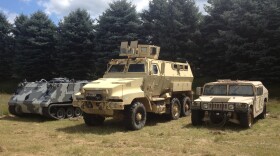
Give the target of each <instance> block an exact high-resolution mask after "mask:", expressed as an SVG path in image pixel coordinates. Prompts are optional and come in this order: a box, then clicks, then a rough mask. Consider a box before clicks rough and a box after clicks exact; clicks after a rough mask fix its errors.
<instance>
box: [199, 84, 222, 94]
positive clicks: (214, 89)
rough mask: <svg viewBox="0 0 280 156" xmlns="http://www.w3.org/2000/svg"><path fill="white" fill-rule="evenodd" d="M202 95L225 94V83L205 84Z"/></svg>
mask: <svg viewBox="0 0 280 156" xmlns="http://www.w3.org/2000/svg"><path fill="white" fill-rule="evenodd" d="M203 95H227V85H206V86H205V87H204V91H203Z"/></svg>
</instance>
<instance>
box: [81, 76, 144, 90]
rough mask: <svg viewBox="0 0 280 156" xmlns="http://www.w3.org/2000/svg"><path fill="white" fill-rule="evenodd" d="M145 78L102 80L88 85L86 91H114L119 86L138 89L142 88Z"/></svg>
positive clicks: (85, 87)
mask: <svg viewBox="0 0 280 156" xmlns="http://www.w3.org/2000/svg"><path fill="white" fill-rule="evenodd" d="M142 81H143V78H101V79H98V80H95V81H92V82H90V83H88V84H86V85H85V86H84V87H83V89H84V90H103V89H112V88H116V87H118V86H123V85H124V86H126V87H130V86H133V87H136V86H140V85H141V83H139V82H142Z"/></svg>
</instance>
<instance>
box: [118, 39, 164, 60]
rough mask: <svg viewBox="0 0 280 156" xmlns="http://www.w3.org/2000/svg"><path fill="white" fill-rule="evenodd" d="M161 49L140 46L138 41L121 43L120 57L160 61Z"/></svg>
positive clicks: (152, 46)
mask: <svg viewBox="0 0 280 156" xmlns="http://www.w3.org/2000/svg"><path fill="white" fill-rule="evenodd" d="M159 52H160V47H158V46H154V45H144V44H138V41H131V42H130V45H128V42H122V43H121V49H120V56H127V57H129V58H136V57H140V58H151V59H158V56H159Z"/></svg>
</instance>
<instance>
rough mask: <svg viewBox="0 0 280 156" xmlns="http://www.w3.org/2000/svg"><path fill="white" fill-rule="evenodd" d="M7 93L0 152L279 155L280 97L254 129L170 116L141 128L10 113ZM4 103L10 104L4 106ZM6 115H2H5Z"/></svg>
mask: <svg viewBox="0 0 280 156" xmlns="http://www.w3.org/2000/svg"><path fill="white" fill-rule="evenodd" d="M0 95H1V101H0V102H1V103H0V105H1V108H3V110H2V111H3V112H5V113H4V114H5V115H2V117H0V138H1V139H0V155H3V156H5V155H67V156H68V155H75V156H77V155H256V156H258V155H260V156H262V155H279V153H280V134H279V129H280V122H279V118H280V100H277V99H272V100H270V101H269V103H268V116H267V119H264V120H256V123H255V124H254V125H253V127H252V128H251V129H242V128H240V126H239V125H236V124H231V123H228V124H226V126H225V127H223V128H213V127H209V126H206V125H204V126H199V127H194V126H192V125H191V121H190V120H191V118H190V117H189V116H188V117H184V118H180V119H179V120H175V121H169V120H168V119H166V118H165V117H164V116H153V118H150V119H149V120H148V121H147V124H146V126H145V127H144V128H143V129H141V130H139V131H127V130H126V129H125V128H124V125H123V124H122V123H121V122H116V121H114V120H112V119H111V118H108V119H106V121H105V123H104V125H103V126H100V127H88V126H86V125H85V124H84V122H83V119H82V118H75V119H65V120H59V121H53V120H47V119H45V118H43V117H41V116H37V115H28V116H26V117H22V118H19V117H15V116H11V115H6V114H7V107H6V106H7V102H8V100H9V98H10V95H8V94H0ZM3 106H4V107H3ZM0 116H1V114H0Z"/></svg>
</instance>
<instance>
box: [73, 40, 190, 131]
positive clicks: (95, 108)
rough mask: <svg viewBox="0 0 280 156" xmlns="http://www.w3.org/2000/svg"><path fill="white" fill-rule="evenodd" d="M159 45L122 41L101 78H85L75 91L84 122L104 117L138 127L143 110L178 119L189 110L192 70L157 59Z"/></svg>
mask: <svg viewBox="0 0 280 156" xmlns="http://www.w3.org/2000/svg"><path fill="white" fill-rule="evenodd" d="M159 53H160V47H158V46H154V45H141V44H138V42H137V41H132V42H131V43H130V46H129V45H128V42H122V43H121V47H120V56H124V57H125V58H123V59H112V60H111V61H110V62H109V63H108V69H107V71H106V72H105V74H104V76H103V78H100V79H98V80H95V81H92V82H89V83H88V84H87V85H85V86H84V87H83V88H82V90H81V92H79V93H77V94H76V95H75V100H74V102H73V103H74V105H76V106H79V107H80V108H81V109H82V111H83V112H84V114H83V117H84V121H85V123H86V124H87V125H101V124H102V123H103V122H104V120H105V117H113V118H114V119H117V120H122V121H125V124H126V127H127V128H128V129H131V130H138V129H141V128H142V127H143V126H144V125H145V123H146V118H147V112H151V113H156V114H168V115H169V116H170V118H171V119H175V120H176V119H178V118H179V117H180V116H186V115H188V114H189V113H190V103H191V100H192V91H191V88H192V81H193V74H192V71H191V68H190V65H189V64H188V63H179V62H170V61H163V60H158V56H159Z"/></svg>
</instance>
